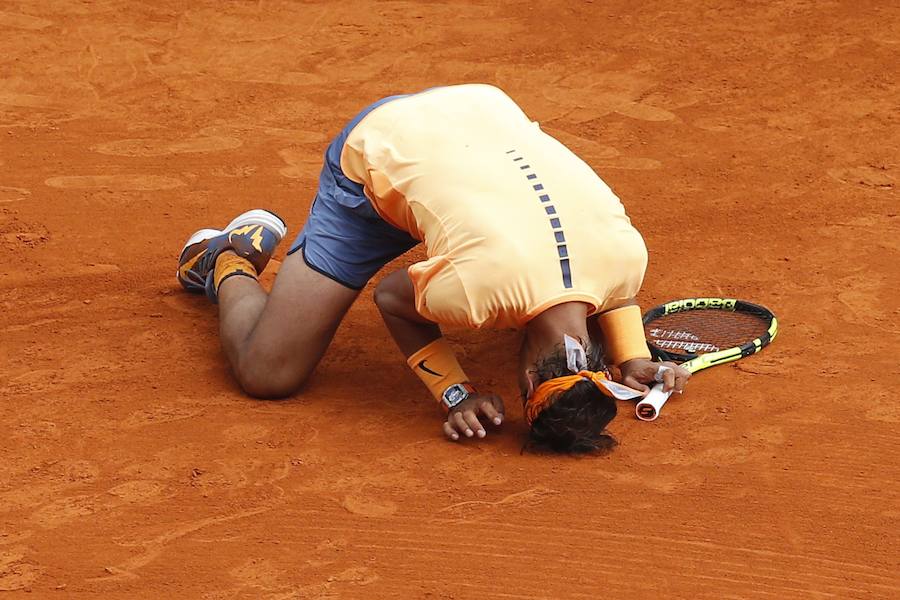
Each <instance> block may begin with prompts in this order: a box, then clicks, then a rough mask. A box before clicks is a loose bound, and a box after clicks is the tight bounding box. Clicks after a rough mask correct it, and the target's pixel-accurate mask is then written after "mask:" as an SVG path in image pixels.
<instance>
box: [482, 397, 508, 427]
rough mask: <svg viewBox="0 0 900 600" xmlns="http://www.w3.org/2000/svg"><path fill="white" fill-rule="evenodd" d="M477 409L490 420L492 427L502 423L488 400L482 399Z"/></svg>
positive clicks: (498, 414)
mask: <svg viewBox="0 0 900 600" xmlns="http://www.w3.org/2000/svg"><path fill="white" fill-rule="evenodd" d="M478 408H480V409H481V414H483V415H484V416H485V417H487V418H488V419H490V420H491V423H493V424H494V425H499V424H500V423H501V422H502V419H501V418H500V413H499V412H497V409H496V408H494V404H493V403H492V402H491V399H490V398H485V399H483V400H482V401H481V404H480V405H479V407H478Z"/></svg>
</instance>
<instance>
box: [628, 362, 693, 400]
mask: <svg viewBox="0 0 900 600" xmlns="http://www.w3.org/2000/svg"><path fill="white" fill-rule="evenodd" d="M660 367H663V368H662V369H660ZM619 371H621V373H622V382H621V383H623V384H625V385H627V386H628V387H630V388H634V389H636V390H640V391H642V392H644V395H647V393H648V392H649V391H650V386H653V385H655V384H657V383H659V382H660V381H659V380H660V379H662V384H663V391H664V392H672V391H674V392H677V393H679V394H680V393H681V392H683V391H684V384H686V383H687V380H688V379H690V377H691V372H690V371H688V370H687V369H685V368H684V367H681V366H679V365H677V364H675V363H673V362H653V361H652V360H650V359H648V358H635V359H633V360H629V361H627V362H624V363H622V364H621V365H619Z"/></svg>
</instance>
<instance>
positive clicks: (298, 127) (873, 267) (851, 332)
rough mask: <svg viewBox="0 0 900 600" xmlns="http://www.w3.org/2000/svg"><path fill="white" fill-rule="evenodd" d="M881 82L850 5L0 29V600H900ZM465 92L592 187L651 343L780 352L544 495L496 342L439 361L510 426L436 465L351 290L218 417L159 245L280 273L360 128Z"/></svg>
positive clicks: (239, 18)
mask: <svg viewBox="0 0 900 600" xmlns="http://www.w3.org/2000/svg"><path fill="white" fill-rule="evenodd" d="M898 56H900V9H898V8H897V7H896V5H895V4H894V3H891V2H877V1H861V2H853V3H850V2H832V1H822V2H800V1H762V2H738V1H729V2H675V1H670V0H663V1H658V2H643V3H634V2H625V1H621V0H612V1H603V2H601V1H599V0H594V1H593V2H591V1H590V0H588V1H582V2H574V1H573V2H569V1H559V2H516V1H509V2H505V1H503V2H501V1H498V0H482V1H469V0H466V1H460V2H452V3H436V2H403V1H397V2H394V1H389V2H362V1H357V0H348V1H346V2H274V1H273V2H269V1H263V0H260V1H259V2H249V1H248V2H212V1H203V2H190V3H186V2H171V1H166V0H163V1H161V2H138V1H117V0H97V1H94V2H78V1H75V0H71V1H62V0H42V1H41V2H24V1H21V2H16V1H0V256H2V266H0V308H2V311H0V331H2V338H0V339H2V342H0V398H2V403H0V432H2V437H0V592H3V593H0V598H2V599H3V600H5V599H6V598H10V599H17V598H41V599H44V598H48V599H53V598H73V599H87V598H104V599H107V598H110V599H119V598H122V599H144V598H147V599H150V598H154V599H155V598H189V599H195V598H196V599H203V600H224V599H231V598H235V599H266V600H276V599H279V600H287V599H307V598H310V599H312V598H319V599H344V598H347V599H357V598H359V599H377V600H380V599H394V598H410V599H418V598H428V599H444V598H453V599H457V600H461V599H470V598H471V599H476V598H477V599H486V598H489V599H494V598H497V599H522V600H525V599H538V598H546V599H554V600H555V599H593V598H611V599H615V598H618V599H632V598H636V599H640V598H690V599H710V600H720V599H761V600H769V599H795V598H796V599H805V598H809V599H815V600H825V599H857V598H858V599H867V600H868V599H889V598H898V597H900V535H898V531H900V483H898V482H900V445H898V433H900V404H898V398H897V393H896V390H897V389H898V387H900V386H898V384H900V370H898V361H897V356H896V348H897V345H898V342H900V305H898V300H897V289H898V286H900V267H898V264H900V262H898V261H900V242H898V240H900V219H898V210H900V209H898V195H897V186H898V180H900V162H898V161H900V158H898V157H900V116H898V115H900V113H898V107H900V87H898V82H897V73H898V72H900V59H898ZM467 82H481V83H489V84H492V85H496V86H498V87H500V88H502V89H503V90H504V91H505V92H507V93H508V94H509V95H510V96H511V97H512V98H514V99H515V100H516V102H517V103H518V104H519V105H520V106H521V107H522V108H523V109H524V110H525V111H526V113H527V114H528V115H529V116H530V117H531V118H533V119H535V120H537V121H539V122H541V124H542V126H543V128H544V129H545V131H547V132H548V133H550V134H551V135H552V136H554V137H556V138H557V139H559V140H560V141H562V142H563V143H564V144H566V145H567V146H568V147H569V148H571V149H572V150H573V151H575V152H576V153H577V154H578V155H579V156H581V157H582V158H583V159H584V160H585V161H587V162H588V163H589V164H590V165H591V166H592V167H593V168H594V169H595V170H596V171H597V172H598V173H599V174H600V175H601V177H603V179H604V180H605V181H606V182H607V183H609V185H610V186H612V188H613V189H614V191H615V192H616V193H617V195H618V196H619V197H620V198H621V199H622V201H623V203H624V204H625V206H626V208H627V210H628V213H629V215H630V216H631V219H632V221H633V222H634V224H635V226H636V227H637V228H638V229H639V230H640V232H641V233H642V235H643V236H644V239H645V241H646V243H647V246H648V248H649V254H650V263H649V270H648V272H647V276H646V278H645V280H644V286H643V288H642V291H641V293H640V296H639V300H640V302H641V304H642V306H643V307H644V308H649V307H651V306H653V305H656V304H659V303H661V302H664V301H667V300H670V299H673V298H680V297H686V296H696V295H712V296H726V297H737V298H744V299H747V300H751V301H756V302H760V303H762V304H765V305H767V306H769V307H770V308H772V309H773V310H774V311H775V313H776V314H777V316H778V317H779V320H780V333H779V337H778V339H777V340H776V341H775V342H774V343H773V344H772V346H771V347H769V348H767V349H766V350H764V351H763V352H762V353H761V354H759V355H757V356H752V357H748V358H747V359H746V360H742V361H739V362H737V363H734V364H731V365H729V366H723V367H720V368H716V369H712V370H710V371H708V372H703V373H699V374H697V375H696V376H695V377H694V378H693V379H692V380H691V382H690V385H689V387H688V389H687V391H686V393H685V394H684V395H683V397H674V398H673V399H672V400H671V401H670V402H669V403H668V404H667V405H666V407H665V408H664V409H663V413H662V416H661V417H660V418H659V419H658V420H657V421H655V422H653V423H643V422H640V421H638V420H637V419H635V418H634V416H633V407H632V404H631V403H627V402H621V403H620V410H619V417H618V418H617V419H616V420H615V421H613V422H612V424H611V426H610V429H611V432H612V434H613V435H614V436H615V437H616V438H617V439H618V441H619V444H620V445H619V446H618V447H617V448H616V449H615V450H614V451H613V452H612V453H610V454H607V455H603V456H599V457H585V458H572V457H568V456H556V455H552V454H542V453H529V452H525V453H521V449H522V442H523V439H524V435H525V431H526V427H525V424H524V423H523V420H522V412H521V403H520V402H519V401H518V399H517V396H518V389H517V387H516V384H515V375H516V373H515V364H514V363H515V357H514V351H515V348H516V345H517V343H518V335H519V334H518V333H517V332H515V331H506V330H501V331H499V332H498V331H491V330H479V331H476V332H472V331H452V332H450V333H449V335H448V337H449V338H450V340H451V341H452V342H453V343H454V346H455V347H456V348H457V350H458V354H459V356H460V360H461V362H462V363H463V364H464V365H465V367H466V369H467V370H468V371H469V374H470V375H471V376H472V377H473V379H477V380H478V381H480V382H482V385H485V386H490V387H491V388H492V389H493V391H495V392H497V393H499V394H500V395H502V396H503V398H504V400H505V402H506V406H507V419H506V422H505V423H504V424H503V426H502V428H501V430H500V431H499V432H496V433H495V432H493V431H492V432H491V434H490V435H489V436H488V437H487V438H486V439H485V440H483V441H472V440H468V441H466V442H465V443H452V442H448V441H447V440H446V439H445V438H444V436H443V435H442V434H441V429H440V427H441V421H442V415H441V412H440V410H439V409H438V408H436V407H435V405H434V401H433V400H432V399H431V398H430V397H429V396H428V392H427V390H425V389H424V387H423V386H422V385H421V383H420V382H419V381H418V380H417V379H416V377H415V376H414V375H413V374H412V373H411V372H410V370H409V369H408V368H407V366H406V364H405V362H404V360H403V357H402V355H401V354H400V352H399V351H398V350H397V349H396V347H395V346H394V344H393V342H392V341H391V339H390V336H389V334H388V332H387V330H386V329H385V327H384V325H383V324H382V323H381V320H380V318H379V316H378V313H377V310H376V308H375V306H374V305H373V303H372V291H371V290H372V286H373V284H374V283H377V282H378V277H376V279H375V280H374V281H373V283H372V284H370V285H369V286H368V287H367V288H366V290H365V291H364V292H363V294H362V296H361V298H360V299H359V300H358V301H357V303H356V304H355V305H354V306H353V308H352V309H351V311H350V313H349V315H348V317H347V319H346V320H345V321H344V323H343V325H342V326H341V327H340V329H339V331H338V334H337V337H336V339H335V341H334V343H333V345H332V346H331V348H330V349H329V351H328V353H327V354H326V356H325V359H324V360H323V362H322V363H321V364H320V366H319V367H318V369H317V371H316V374H315V375H314V377H313V378H312V380H311V381H310V382H309V384H308V385H307V386H306V387H305V388H304V389H303V390H302V392H300V393H298V394H296V395H294V396H293V397H292V398H290V399H288V400H286V401H279V402H267V401H259V400H253V399H250V398H248V397H247V396H245V395H244V394H243V393H241V391H240V389H239V387H238V385H237V384H236V383H235V380H234V379H233V378H232V376H231V374H230V372H229V369H228V367H227V365H226V361H225V359H224V356H223V354H222V351H221V350H220V346H219V342H218V336H217V318H216V309H215V307H213V306H211V305H210V304H209V302H208V301H206V300H205V299H204V298H202V297H198V296H191V295H188V294H186V293H184V292H183V290H181V288H180V286H179V285H178V284H177V282H176V280H175V277H174V275H175V269H176V265H177V258H178V252H179V250H180V248H181V244H182V243H183V241H184V239H185V238H186V237H187V236H188V235H190V234H191V232H193V231H195V230H196V229H198V228H200V227H210V226H216V227H219V226H222V225H224V223H227V222H228V220H229V219H230V218H231V217H233V216H234V215H236V214H238V213H240V212H242V211H244V210H247V209H249V208H255V207H263V208H269V209H271V210H274V211H275V212H277V213H278V214H279V215H281V216H282V217H283V218H284V219H285V220H286V221H287V223H288V226H289V228H290V232H289V234H288V238H289V240H288V242H290V241H291V240H292V239H293V237H294V236H295V235H296V233H297V232H298V231H299V230H300V228H301V226H302V224H303V222H304V219H305V217H306V214H307V212H308V211H309V208H310V202H311V200H312V198H313V196H314V193H315V187H316V181H317V177H318V173H319V169H320V168H321V164H322V163H321V161H322V154H323V152H324V150H325V147H326V145H327V144H328V142H329V140H330V139H331V138H332V137H333V136H334V135H335V134H336V133H337V132H338V131H339V130H340V129H341V128H342V127H343V126H344V125H345V124H346V123H347V121H348V120H349V119H350V118H351V117H352V116H353V115H354V114H356V113H357V112H358V111H359V110H360V109H361V108H362V107H364V106H366V105H367V104H370V103H371V102H374V101H375V100H377V99H379V98H381V97H384V96H388V95H390V94H395V93H407V92H415V91H419V90H422V89H425V88H428V87H432V86H440V85H447V84H455V83H467ZM288 245H289V243H284V244H282V245H281V246H280V247H279V250H278V253H277V254H276V256H275V260H273V262H272V264H271V265H270V267H269V269H268V270H267V271H266V273H265V275H264V276H263V278H262V281H263V283H264V285H270V284H271V282H272V280H273V277H274V273H275V271H276V270H277V267H278V265H279V262H280V261H281V260H283V258H284V252H285V251H286V249H287V246H288ZM421 256H422V254H421V250H415V251H413V252H412V253H410V254H408V255H406V256H404V257H403V258H401V259H399V260H398V261H397V263H396V264H395V265H392V266H393V267H402V266H403V265H408V264H411V263H412V262H414V261H417V260H420V259H421Z"/></svg>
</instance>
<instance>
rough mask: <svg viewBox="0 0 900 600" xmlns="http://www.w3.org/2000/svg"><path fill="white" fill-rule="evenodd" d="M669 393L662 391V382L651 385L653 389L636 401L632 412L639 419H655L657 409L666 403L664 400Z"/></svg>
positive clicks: (657, 413) (657, 414) (670, 393)
mask: <svg viewBox="0 0 900 600" xmlns="http://www.w3.org/2000/svg"><path fill="white" fill-rule="evenodd" d="M671 395H672V392H664V391H663V384H661V383H657V384H656V385H654V386H653V389H651V390H650V393H649V394H647V395H646V396H645V397H644V399H643V400H641V401H640V402H638V403H637V406H636V407H635V408H634V414H636V415H637V418H638V419H640V420H641V421H655V420H656V417H658V416H659V411H660V410H661V409H662V407H663V404H665V403H666V400H668V399H669V396H671Z"/></svg>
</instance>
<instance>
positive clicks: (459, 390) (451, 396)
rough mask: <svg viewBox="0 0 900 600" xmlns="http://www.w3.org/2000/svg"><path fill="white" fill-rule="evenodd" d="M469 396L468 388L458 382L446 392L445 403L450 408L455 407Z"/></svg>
mask: <svg viewBox="0 0 900 600" xmlns="http://www.w3.org/2000/svg"><path fill="white" fill-rule="evenodd" d="M468 397H469V392H468V390H466V388H465V387H463V386H462V385H460V384H458V383H457V384H454V385H451V386H450V387H449V388H447V391H445V392H444V404H446V405H447V407H448V408H453V407H454V406H456V405H457V404H459V403H460V402H462V401H463V400H465V399H466V398H468Z"/></svg>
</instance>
